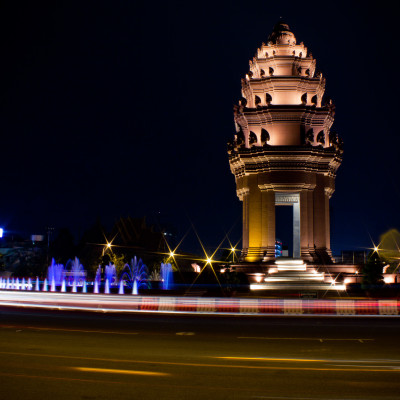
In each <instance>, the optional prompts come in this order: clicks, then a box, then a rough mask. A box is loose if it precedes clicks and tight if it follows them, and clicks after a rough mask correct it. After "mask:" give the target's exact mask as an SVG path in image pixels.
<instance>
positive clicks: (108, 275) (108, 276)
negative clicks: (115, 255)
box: [104, 263, 118, 286]
mask: <svg viewBox="0 0 400 400" xmlns="http://www.w3.org/2000/svg"><path fill="white" fill-rule="evenodd" d="M104 280H105V281H106V282H107V281H108V284H109V285H110V286H117V285H118V280H117V270H116V268H115V265H114V264H111V263H110V264H108V265H106V266H105V268H104Z"/></svg>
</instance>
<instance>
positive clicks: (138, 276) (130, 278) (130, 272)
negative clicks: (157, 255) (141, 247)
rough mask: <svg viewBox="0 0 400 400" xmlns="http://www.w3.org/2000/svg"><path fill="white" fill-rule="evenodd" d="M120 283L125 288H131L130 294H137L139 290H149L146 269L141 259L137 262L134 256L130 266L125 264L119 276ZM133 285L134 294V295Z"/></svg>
mask: <svg viewBox="0 0 400 400" xmlns="http://www.w3.org/2000/svg"><path fill="white" fill-rule="evenodd" d="M121 281H123V282H124V284H125V285H126V286H129V287H131V288H132V294H138V293H137V292H138V289H140V288H145V289H148V288H149V286H150V284H149V282H148V269H147V267H146V265H145V264H143V262H142V260H141V259H139V261H138V260H137V258H136V256H135V257H134V258H133V259H132V260H131V262H130V264H125V266H124V269H123V270H122V274H121ZM135 285H136V293H134V292H135V290H134V287H135Z"/></svg>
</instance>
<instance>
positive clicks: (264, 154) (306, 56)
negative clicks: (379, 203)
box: [228, 22, 342, 264]
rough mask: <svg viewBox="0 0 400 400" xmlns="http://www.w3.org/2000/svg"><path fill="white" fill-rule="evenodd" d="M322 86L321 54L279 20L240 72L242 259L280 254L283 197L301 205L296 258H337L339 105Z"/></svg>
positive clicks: (235, 152) (236, 148)
mask: <svg viewBox="0 0 400 400" xmlns="http://www.w3.org/2000/svg"><path fill="white" fill-rule="evenodd" d="M324 91H325V78H324V77H323V76H322V74H321V73H319V72H317V71H316V60H315V59H314V58H313V57H312V55H311V53H309V52H308V50H307V48H306V47H305V46H304V44H303V43H300V44H296V38H295V36H294V34H293V33H292V32H291V31H290V30H289V27H288V25H286V24H285V23H283V22H279V23H278V24H277V25H276V26H275V27H274V30H273V32H272V34H271V35H270V36H269V38H268V43H267V44H264V43H263V44H262V45H261V47H260V48H259V49H258V50H257V54H256V56H255V57H254V58H253V60H251V61H250V71H249V72H248V73H247V74H246V77H245V78H244V79H242V99H241V100H240V101H239V105H237V106H235V108H234V118H235V125H236V135H235V137H234V140H233V141H232V142H231V143H229V146H228V153H229V163H230V168H231V171H232V173H233V174H234V176H235V180H236V188H237V195H238V197H239V199H240V200H241V201H242V202H243V248H242V254H241V261H242V262H257V263H260V262H267V263H268V262H271V261H273V260H274V259H275V205H277V204H281V202H285V201H288V202H291V203H290V204H291V205H293V208H294V210H296V207H297V211H294V212H297V214H296V215H297V216H294V221H295V222H294V225H296V224H297V228H296V226H294V251H293V252H294V257H295V258H302V259H303V260H305V261H308V262H314V263H327V264H330V263H331V262H332V259H331V250H330V228H329V199H330V197H331V196H332V194H333V192H334V190H335V177H336V171H337V169H338V167H339V165H340V163H341V160H342V145H341V141H340V140H339V139H338V137H337V135H336V134H334V133H332V131H331V126H332V124H333V119H334V114H335V107H334V105H333V104H332V102H331V101H327V100H325V99H324V98H323V95H324ZM291 199H292V200H291ZM296 229H297V231H296ZM296 232H297V233H296ZM296 241H297V243H296Z"/></svg>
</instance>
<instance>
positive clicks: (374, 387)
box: [0, 308, 400, 400]
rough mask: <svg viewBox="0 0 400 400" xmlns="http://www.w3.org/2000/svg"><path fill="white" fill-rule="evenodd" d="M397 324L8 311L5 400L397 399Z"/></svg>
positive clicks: (4, 312)
mask: <svg viewBox="0 0 400 400" xmlns="http://www.w3.org/2000/svg"><path fill="white" fill-rule="evenodd" d="M399 342H400V319H399V318H361V317H357V318H354V317H349V318H338V317H335V318H319V317H307V318H301V317H274V318H273V317H221V316H210V317H205V316H186V315H161V316H160V315H154V314H146V315H143V314H140V315H137V314H131V315H119V314H112V315H110V314H102V313H98V314H97V313H72V312H61V311H59V312H57V311H40V310H39V311H38V310H23V309H14V308H0V361H1V362H0V399H24V400H25V399H87V400H90V399H156V400H161V399H191V400H192V399H193V400H195V399H202V400H205V399H277V400H311V399H312V400H316V399H329V400H336V399H338V400H339V399H341V400H348V399H362V400H365V399H379V400H386V399H393V400H394V399H400V344H399Z"/></svg>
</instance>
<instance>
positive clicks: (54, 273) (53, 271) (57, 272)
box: [47, 258, 64, 286]
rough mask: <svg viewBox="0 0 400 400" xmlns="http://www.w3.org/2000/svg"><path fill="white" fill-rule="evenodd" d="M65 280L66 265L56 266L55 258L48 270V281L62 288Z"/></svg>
mask: <svg viewBox="0 0 400 400" xmlns="http://www.w3.org/2000/svg"><path fill="white" fill-rule="evenodd" d="M63 279H64V265H62V264H56V262H55V261H54V258H53V259H52V260H51V264H50V265H49V267H48V268H47V280H48V281H49V282H50V283H52V282H54V284H55V285H56V286H61V284H62V281H63Z"/></svg>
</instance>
